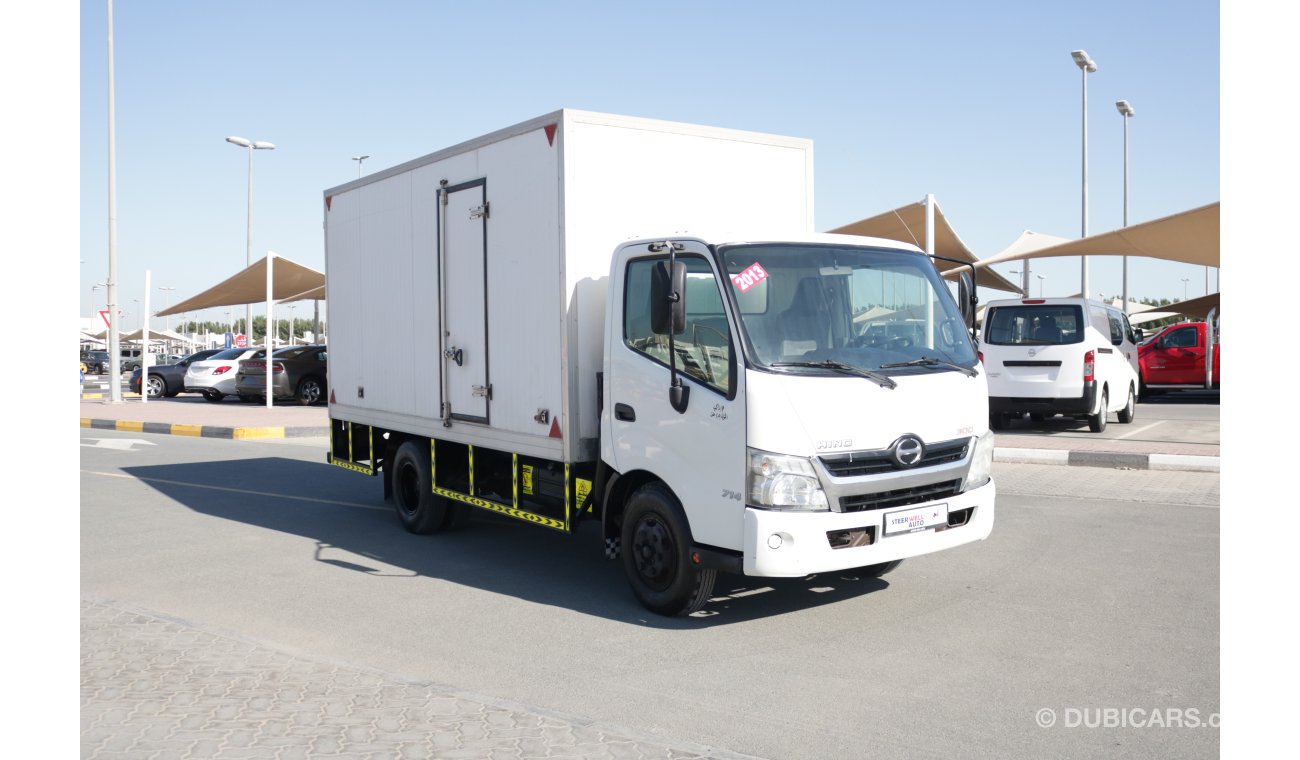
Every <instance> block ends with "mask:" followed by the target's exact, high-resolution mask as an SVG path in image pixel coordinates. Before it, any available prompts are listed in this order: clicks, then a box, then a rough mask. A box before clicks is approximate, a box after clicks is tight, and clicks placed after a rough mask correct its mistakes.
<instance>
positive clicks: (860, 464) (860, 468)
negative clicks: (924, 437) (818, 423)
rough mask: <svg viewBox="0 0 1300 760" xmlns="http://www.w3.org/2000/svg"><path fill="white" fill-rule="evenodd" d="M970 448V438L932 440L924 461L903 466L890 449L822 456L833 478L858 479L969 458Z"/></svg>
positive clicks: (923, 458)
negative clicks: (934, 441)
mask: <svg viewBox="0 0 1300 760" xmlns="http://www.w3.org/2000/svg"><path fill="white" fill-rule="evenodd" d="M968 448H970V439H969V438H958V439H957V440H953V441H941V442H939V443H932V444H929V445H927V446H926V447H925V456H924V457H922V458H921V461H920V462H917V463H916V464H915V465H913V466H911V467H899V466H898V464H897V463H895V462H894V459H893V457H891V456H890V455H889V449H867V450H864V451H850V452H848V453H847V454H833V455H830V456H824V457H820V459H821V462H822V464H823V465H824V466H825V467H826V470H827V471H828V472H830V474H831V476H832V477H836V478H855V477H858V476H861V475H879V474H880V473H883V472H893V471H895V470H903V469H907V470H915V469H919V468H921V467H933V466H935V465H938V464H947V463H948V462H959V461H961V460H962V459H964V458H965V457H966V450H967V449H968Z"/></svg>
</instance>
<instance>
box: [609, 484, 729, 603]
mask: <svg viewBox="0 0 1300 760" xmlns="http://www.w3.org/2000/svg"><path fill="white" fill-rule="evenodd" d="M621 553H622V557H623V572H624V574H625V575H626V576H627V581H628V584H629V585H630V586H631V587H632V592H633V593H634V594H636V597H637V599H638V600H640V602H641V604H643V605H645V607H646V608H647V609H649V610H651V611H652V612H657V613H659V614H660V615H666V616H669V617H671V616H674V615H689V614H690V613H692V612H695V611H696V610H698V609H700V608H701V607H703V606H704V603H705V602H707V601H708V600H709V595H710V594H712V593H713V583H714V581H715V580H716V579H717V574H718V573H717V571H716V570H713V569H705V568H701V567H699V566H698V565H695V564H694V563H692V562H691V529H690V525H689V524H688V523H687V520H686V513H685V512H683V511H682V507H681V504H680V502H678V501H677V498H676V497H675V496H673V494H672V492H671V491H669V490H668V487H667V486H665V485H664V484H662V483H647V484H646V485H644V486H641V487H640V488H639V489H637V491H636V492H635V493H633V494H632V498H631V499H629V500H628V503H627V509H626V510H625V512H624V514H623V549H622V552H621Z"/></svg>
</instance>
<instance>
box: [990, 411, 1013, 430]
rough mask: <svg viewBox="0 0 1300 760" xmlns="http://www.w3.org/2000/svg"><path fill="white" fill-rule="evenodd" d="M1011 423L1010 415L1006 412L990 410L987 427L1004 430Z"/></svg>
mask: <svg viewBox="0 0 1300 760" xmlns="http://www.w3.org/2000/svg"><path fill="white" fill-rule="evenodd" d="M1010 425H1011V415H1010V414H1007V413H1006V412H991V413H990V414H989V427H991V428H993V429H994V430H1006V429H1007V428H1008V427H1009V426H1010Z"/></svg>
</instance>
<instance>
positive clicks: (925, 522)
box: [885, 504, 948, 536]
mask: <svg viewBox="0 0 1300 760" xmlns="http://www.w3.org/2000/svg"><path fill="white" fill-rule="evenodd" d="M947 524H948V505H947V504H931V505H929V506H925V507H916V508H915V509H904V510H903V511H901V512H888V513H886V514H885V535H886V536H888V535H890V534H892V533H914V532H916V531H918V530H927V529H929V528H933V527H934V526H936V525H947Z"/></svg>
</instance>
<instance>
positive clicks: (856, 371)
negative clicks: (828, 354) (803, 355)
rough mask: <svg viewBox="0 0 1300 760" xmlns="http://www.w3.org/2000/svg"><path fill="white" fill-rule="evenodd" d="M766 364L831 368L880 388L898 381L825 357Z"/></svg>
mask: <svg viewBox="0 0 1300 760" xmlns="http://www.w3.org/2000/svg"><path fill="white" fill-rule="evenodd" d="M768 366H769V367H812V368H814V369H832V370H835V371H836V372H845V373H848V374H850V375H857V376H858V377H865V378H867V379H868V380H870V381H871V382H873V383H875V384H876V385H879V386H880V387H881V388H894V387H895V386H897V385H898V383H896V382H894V380H893V378H889V377H885V376H884V375H882V374H880V373H879V372H872V371H871V370H869V369H862V368H860V367H854V366H853V365H852V364H845V363H844V362H836V361H831V360H830V359H827V360H825V361H820V362H772V363H771V364H769V365H768Z"/></svg>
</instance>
